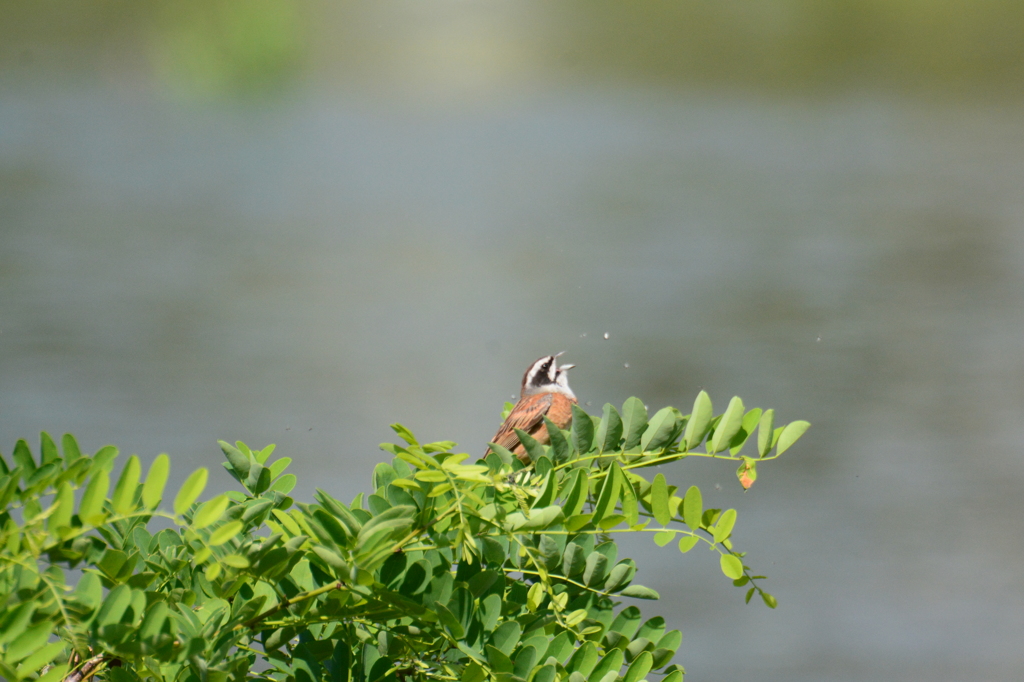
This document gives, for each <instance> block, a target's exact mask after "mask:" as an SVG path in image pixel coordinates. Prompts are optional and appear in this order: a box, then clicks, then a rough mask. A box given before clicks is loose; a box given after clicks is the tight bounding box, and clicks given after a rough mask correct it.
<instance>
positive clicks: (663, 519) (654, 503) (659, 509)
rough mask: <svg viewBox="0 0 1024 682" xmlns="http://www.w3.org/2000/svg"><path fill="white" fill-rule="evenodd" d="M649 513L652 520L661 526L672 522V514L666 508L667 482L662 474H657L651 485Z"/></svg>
mask: <svg viewBox="0 0 1024 682" xmlns="http://www.w3.org/2000/svg"><path fill="white" fill-rule="evenodd" d="M651 511H652V512H653V513H654V519H655V520H656V521H657V522H658V523H660V524H661V525H663V526H667V525H668V524H669V521H671V520H672V513H671V512H670V511H669V508H668V482H667V481H666V480H665V475H664V474H658V475H657V476H655V477H654V481H653V482H652V483H651Z"/></svg>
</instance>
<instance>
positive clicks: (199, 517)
mask: <svg viewBox="0 0 1024 682" xmlns="http://www.w3.org/2000/svg"><path fill="white" fill-rule="evenodd" d="M230 502H231V500H230V499H229V498H228V496H227V495H218V496H217V497H214V498H213V499H211V500H207V501H206V502H203V504H202V505H201V506H200V507H199V509H197V510H196V515H195V516H194V517H193V518H192V527H193V528H206V527H207V526H209V525H211V524H214V523H217V522H218V521H220V517H221V516H223V515H224V511H225V510H226V509H227V508H228V504H230Z"/></svg>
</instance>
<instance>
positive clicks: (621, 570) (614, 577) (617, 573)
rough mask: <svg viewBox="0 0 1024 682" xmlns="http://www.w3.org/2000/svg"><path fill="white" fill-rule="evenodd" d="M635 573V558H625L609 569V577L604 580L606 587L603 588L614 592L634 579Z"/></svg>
mask: <svg viewBox="0 0 1024 682" xmlns="http://www.w3.org/2000/svg"><path fill="white" fill-rule="evenodd" d="M635 574H636V565H635V564H634V562H633V560H632V559H623V560H622V561H620V562H619V563H617V564H615V566H613V567H612V570H610V571H608V579H607V580H605V581H604V587H602V588H601V589H602V590H603V591H605V592H614V591H615V590H617V589H619V587H621V586H622V585H625V584H626V583H628V582H629V581H630V580H632V579H633V576H634V575H635Z"/></svg>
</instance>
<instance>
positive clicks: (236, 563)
mask: <svg viewBox="0 0 1024 682" xmlns="http://www.w3.org/2000/svg"><path fill="white" fill-rule="evenodd" d="M313 549H314V551H315V550H316V548H315V547H314V548H313ZM220 562H221V563H222V564H224V565H225V566H231V567H232V568H249V566H250V565H251V564H250V563H249V560H248V559H246V558H245V557H244V556H242V555H241V554H228V555H227V556H223V557H221V558H220ZM347 568H348V567H347V566H346V569H347Z"/></svg>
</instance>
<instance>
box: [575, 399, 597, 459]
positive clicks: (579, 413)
mask: <svg viewBox="0 0 1024 682" xmlns="http://www.w3.org/2000/svg"><path fill="white" fill-rule="evenodd" d="M593 447H594V422H593V421H591V419H590V415H589V414H587V413H586V412H585V411H584V410H583V409H582V408H581V407H580V406H579V405H576V404H575V403H573V406H572V449H573V450H574V451H575V452H576V453H577V454H580V455H585V454H587V453H588V452H590V450H591V449H592V448H593Z"/></svg>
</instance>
